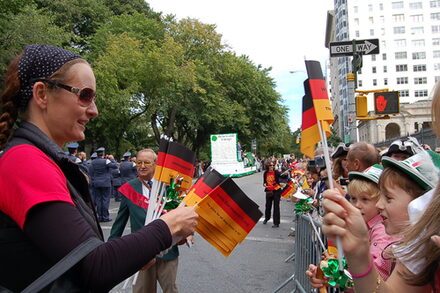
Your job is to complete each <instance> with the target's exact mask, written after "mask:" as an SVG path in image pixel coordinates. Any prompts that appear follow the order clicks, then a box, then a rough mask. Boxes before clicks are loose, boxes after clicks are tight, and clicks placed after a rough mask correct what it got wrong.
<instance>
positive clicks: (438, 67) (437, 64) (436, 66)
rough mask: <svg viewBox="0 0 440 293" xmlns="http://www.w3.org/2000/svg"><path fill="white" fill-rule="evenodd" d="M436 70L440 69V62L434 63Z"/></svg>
mask: <svg viewBox="0 0 440 293" xmlns="http://www.w3.org/2000/svg"><path fill="white" fill-rule="evenodd" d="M434 70H435V71H439V70H440V63H434Z"/></svg>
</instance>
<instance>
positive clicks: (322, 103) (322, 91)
mask: <svg viewBox="0 0 440 293" xmlns="http://www.w3.org/2000/svg"><path fill="white" fill-rule="evenodd" d="M305 63H306V69H307V75H308V77H309V78H308V81H309V85H310V93H311V95H312V100H313V105H314V107H315V113H316V119H317V120H319V121H323V122H325V123H322V125H323V130H325V131H326V132H327V136H330V134H331V132H330V125H331V124H332V123H333V121H334V117H333V113H332V108H331V106H330V101H329V98H328V93H327V86H326V83H325V79H324V76H323V74H322V69H321V64H320V63H319V62H318V61H312V60H306V61H305Z"/></svg>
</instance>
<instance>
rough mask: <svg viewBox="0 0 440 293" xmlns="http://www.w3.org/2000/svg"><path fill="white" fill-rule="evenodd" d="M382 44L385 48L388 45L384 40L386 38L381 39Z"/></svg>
mask: <svg viewBox="0 0 440 293" xmlns="http://www.w3.org/2000/svg"><path fill="white" fill-rule="evenodd" d="M380 44H381V46H382V48H383V49H385V48H386V47H387V42H386V41H384V40H382V41H380Z"/></svg>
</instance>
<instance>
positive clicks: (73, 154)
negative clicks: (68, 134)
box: [67, 142, 81, 164]
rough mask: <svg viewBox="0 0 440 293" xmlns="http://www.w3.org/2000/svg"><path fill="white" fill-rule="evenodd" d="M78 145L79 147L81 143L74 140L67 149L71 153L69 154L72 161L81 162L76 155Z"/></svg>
mask: <svg viewBox="0 0 440 293" xmlns="http://www.w3.org/2000/svg"><path fill="white" fill-rule="evenodd" d="M78 147H79V144H78V143H77V142H72V143H70V144H68V145H67V150H68V152H69V154H68V157H69V160H71V161H72V162H74V163H76V164H79V163H81V160H80V159H79V158H78V157H77V156H76V154H77V152H78Z"/></svg>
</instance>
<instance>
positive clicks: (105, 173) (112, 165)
mask: <svg viewBox="0 0 440 293" xmlns="http://www.w3.org/2000/svg"><path fill="white" fill-rule="evenodd" d="M104 152H105V148H103V147H100V148H98V149H97V150H96V154H97V158H96V159H94V160H93V161H92V168H91V169H92V170H93V171H92V178H93V195H94V197H95V200H96V209H97V213H98V216H99V221H100V222H110V221H111V219H110V217H109V212H108V208H109V205H110V196H111V190H112V175H111V169H116V168H117V167H118V166H117V164H116V162H115V160H113V161H111V160H109V159H106V158H104Z"/></svg>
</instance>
